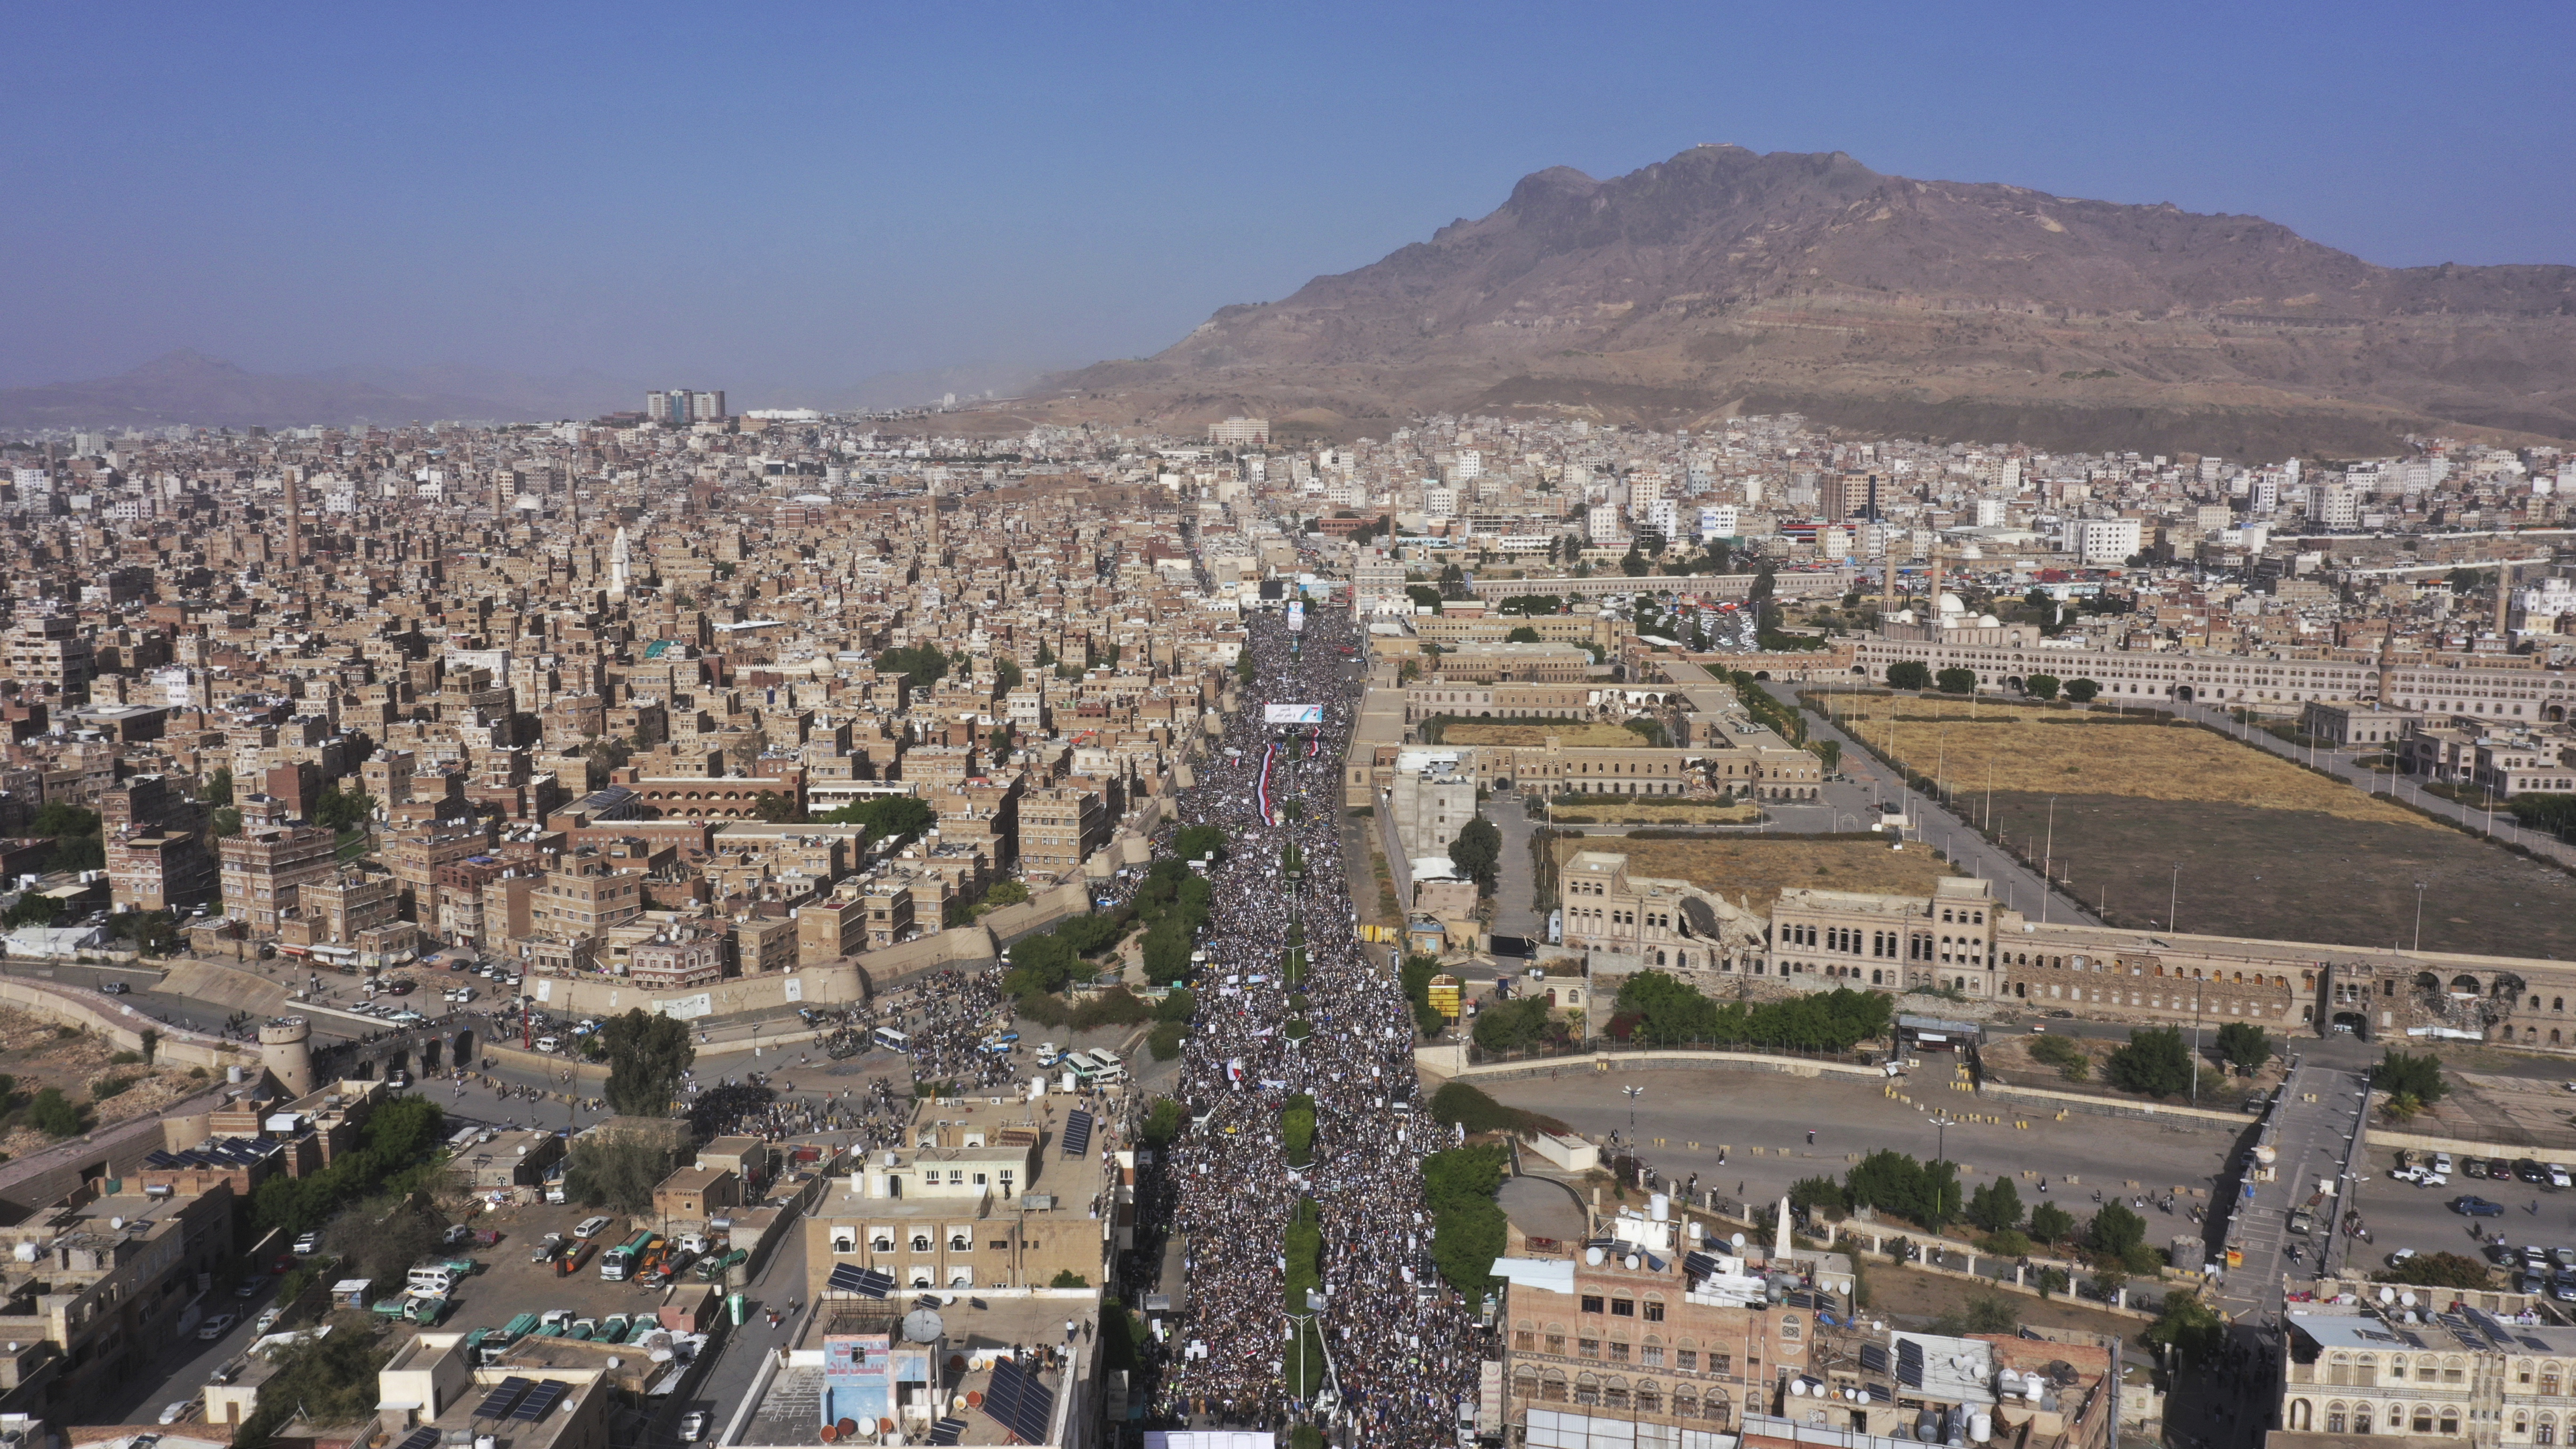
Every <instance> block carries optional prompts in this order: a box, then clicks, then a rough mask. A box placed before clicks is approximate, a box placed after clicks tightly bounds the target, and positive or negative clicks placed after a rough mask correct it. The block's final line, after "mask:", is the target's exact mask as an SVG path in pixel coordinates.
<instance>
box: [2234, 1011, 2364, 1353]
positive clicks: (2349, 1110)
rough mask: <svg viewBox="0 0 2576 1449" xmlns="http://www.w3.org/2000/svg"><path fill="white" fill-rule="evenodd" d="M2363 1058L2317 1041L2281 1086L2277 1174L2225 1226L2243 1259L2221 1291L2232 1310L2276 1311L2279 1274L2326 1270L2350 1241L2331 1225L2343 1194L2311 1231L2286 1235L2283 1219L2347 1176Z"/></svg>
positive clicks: (2352, 1046) (2359, 1052) (2356, 1049)
mask: <svg viewBox="0 0 2576 1449" xmlns="http://www.w3.org/2000/svg"><path fill="white" fill-rule="evenodd" d="M2369 1057H2370V1053H2369V1051H2368V1050H2367V1049H2366V1048H2363V1047H2362V1046H2361V1044H2360V1043H2358V1042H2351V1041H2341V1040H2325V1041H2319V1042H2317V1043H2316V1044H2315V1045H2314V1047H2313V1049H2311V1050H2309V1051H2307V1052H2306V1053H2305V1054H2304V1055H2303V1056H2302V1057H2301V1058H2300V1061H2299V1065H2298V1068H2297V1069H2296V1070H2295V1071H2293V1072H2292V1073H2291V1074H2290V1077H2289V1079H2288V1081H2287V1082H2286V1083H2285V1086H2286V1087H2287V1089H2288V1090H2287V1093H2286V1095H2285V1098H2284V1101H2283V1103H2282V1105H2281V1107H2280V1108H2279V1109H2278V1111H2279V1112H2280V1117H2279V1119H2278V1121H2277V1122H2276V1124H2275V1126H2274V1129H2273V1132H2272V1137H2271V1145H2272V1147H2273V1149H2274V1150H2275V1151H2276V1152H2278V1153H2279V1157H2278V1158H2277V1159H2276V1161H2275V1164H2274V1170H2275V1173H2276V1178H2275V1180H2274V1181H2272V1182H2268V1183H2256V1184H2254V1192H2253V1195H2252V1196H2251V1197H2249V1198H2242V1199H2240V1201H2239V1202H2238V1205H2237V1207H2236V1210H2235V1216H2234V1220H2233V1222H2232V1223H2231V1224H2230V1226H2229V1231H2228V1236H2227V1244H2228V1246H2230V1247H2233V1248H2236V1249H2237V1250H2239V1251H2240V1252H2242V1253H2243V1254H2244V1257H2245V1261H2244V1262H2243V1263H2242V1264H2240V1265H2238V1266H2237V1267H2235V1268H2231V1269H2229V1270H2228V1271H2227V1275H2226V1281H2225V1285H2224V1287H2223V1288H2222V1289H2221V1292H2220V1301H2221V1303H2222V1304H2223V1305H2224V1306H2225V1307H2226V1308H2227V1309H2228V1310H2229V1311H2230V1312H2242V1311H2249V1310H2250V1311H2252V1312H2255V1313H2259V1314H2266V1315H2268V1314H2271V1313H2274V1312H2277V1311H2279V1309H2280V1308H2281V1306H2282V1302H2283V1296H2284V1295H2283V1292H2282V1286H2281V1279H2282V1275H2283V1274H2284V1273H2285V1272H2288V1273H2291V1274H2294V1275H2296V1276H2298V1277H2301V1278H2305V1277H2310V1276H2313V1275H2315V1274H2318V1273H2323V1272H2332V1271H2333V1270H2334V1268H2335V1267H2336V1266H2337V1265H2338V1264H2339V1263H2340V1262H2341V1260H2342V1256H2343V1250H2344V1249H2345V1248H2346V1247H2348V1246H2349V1245H2350V1244H2351V1240H2350V1239H2348V1238H2346V1237H2345V1236H2344V1235H2343V1234H2342V1233H2341V1232H2339V1231H2338V1230H2337V1223H2338V1222H2339V1220H2340V1218H2341V1207H2342V1204H2343V1202H2344V1199H2342V1198H2337V1197H2329V1198H2328V1199H2326V1203H2325V1205H2324V1206H2323V1207H2321V1209H2320V1210H2319V1213H2318V1218H2319V1222H2318V1224H2317V1227H2316V1229H2315V1230H2314V1231H2312V1232H2309V1233H2306V1234H2294V1233H2292V1232H2291V1231H2290V1227H2289V1217H2290V1213H2291V1212H2292V1210H2293V1209H2295V1208H2296V1207H2297V1206H2299V1205H2300V1204H2301V1203H2303V1202H2305V1201H2307V1200H2308V1199H2309V1198H2310V1197H2311V1196H2313V1195H2314V1194H2315V1193H2316V1192H2318V1191H2319V1190H2321V1189H2325V1188H2331V1187H2334V1186H2336V1185H2339V1184H2342V1183H2344V1182H2345V1181H2346V1178H2345V1174H2346V1173H2347V1172H2350V1171H2353V1170H2354V1166H2353V1155H2354V1152H2355V1149H2356V1147H2357V1145H2358V1137H2359V1133H2360V1129H2361V1126H2362V1125H2363V1124H2362V1114H2363V1111H2364V1108H2365V1106H2366V1104H2367V1102H2368V1099H2369V1092H2368V1082H2369V1076H2368V1071H2369ZM2310 1098H2314V1100H2313V1101H2311V1100H2309V1099H2310ZM2232 1184H2233V1179H2232V1178H2231V1185H2232ZM2293 1248H2295V1249H2297V1250H2298V1251H2299V1252H2300V1255H2301V1256H2300V1258H2299V1259H2297V1260H2293V1259H2291V1258H2290V1257H2289V1256H2288V1254H2289V1252H2290V1251H2291V1250H2292V1249H2293Z"/></svg>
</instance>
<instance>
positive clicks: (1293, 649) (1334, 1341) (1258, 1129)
mask: <svg viewBox="0 0 2576 1449" xmlns="http://www.w3.org/2000/svg"><path fill="white" fill-rule="evenodd" d="M1350 637H1351V633H1350V616H1349V614H1348V613H1347V612H1346V611H1342V610H1335V609H1313V610H1309V611H1308V612H1307V614H1306V628H1305V631H1304V633H1303V635H1302V636H1300V635H1298V634H1295V633H1292V632H1291V631H1290V630H1289V629H1288V628H1287V627H1286V625H1285V623H1284V622H1283V621H1282V620H1281V619H1279V618H1278V617H1276V616H1267V615H1265V616H1260V617H1257V618H1256V619H1255V621H1254V622H1253V625H1252V630H1251V639H1250V642H1249V643H1248V644H1247V646H1246V647H1247V648H1248V649H1249V650H1250V651H1251V654H1252V657H1253V666H1254V667H1253V671H1252V682H1251V684H1250V685H1249V686H1248V687H1246V688H1245V690H1244V691H1243V694H1244V698H1243V699H1242V701H1241V704H1240V707H1239V708H1238V709H1237V710H1236V712H1235V714H1234V717H1233V720H1232V722H1231V724H1230V726H1229V729H1228V733H1227V736H1226V741H1225V743H1226V745H1227V746H1228V747H1229V748H1228V749H1227V750H1226V751H1225V752H1223V754H1222V755H1221V756H1220V758H1221V759H1223V760H1225V761H1226V763H1223V764H1220V765H1217V766H1215V767H1213V768H1211V769H1210V770H1209V772H1208V773H1207V774H1206V775H1205V776H1203V777H1202V778H1201V779H1200V781H1199V782H1198V783H1197V785H1196V786H1195V787H1194V788H1192V789H1190V790H1189V791H1187V792H1185V793H1184V795H1183V797H1182V799H1181V801H1180V811H1179V820H1178V824H1179V825H1182V826H1188V825H1201V824H1213V825H1217V826H1219V827H1221V828H1222V829H1223V830H1224V832H1225V836H1226V840H1227V847H1226V855H1225V856H1224V858H1223V859H1221V860H1220V861H1219V862H1218V863H1217V864H1215V865H1214V866H1213V867H1212V868H1211V871H1210V874H1211V877H1212V882H1213V884H1214V885H1215V886H1216V892H1215V908H1214V913H1213V917H1212V919H1211V921H1210V925H1209V935H1208V939H1207V941H1206V942H1205V949H1206V952H1207V958H1208V959H1207V964H1206V965H1205V966H1204V967H1203V968H1202V969H1201V972H1200V975H1199V978H1198V981H1197V985H1196V996H1197V1003H1198V1005H1197V1014H1196V1016H1195V1018H1194V1019H1193V1021H1192V1023H1191V1027H1190V1036H1189V1039H1188V1041H1187V1043H1186V1045H1185V1047H1184V1049H1183V1059H1182V1068H1183V1070H1182V1075H1181V1084H1180V1087H1179V1093H1180V1095H1182V1096H1183V1097H1185V1098H1186V1099H1187V1100H1188V1101H1189V1102H1190V1103H1191V1105H1192V1107H1193V1109H1194V1115H1196V1116H1198V1117H1202V1118H1204V1121H1203V1123H1202V1124H1201V1125H1197V1126H1195V1127H1193V1128H1192V1129H1191V1130H1190V1131H1188V1132H1187V1133H1185V1134H1184V1135H1183V1136H1182V1137H1181V1139H1180V1140H1179V1141H1178V1142H1177V1143H1176V1144H1175V1145H1174V1147H1173V1151H1172V1162H1171V1168H1172V1171H1173V1172H1174V1174H1175V1175H1176V1176H1177V1179H1178V1208H1177V1213H1176V1219H1175V1226H1176V1228H1177V1229H1178V1230H1179V1231H1181V1232H1182V1233H1184V1234H1186V1235H1187V1243H1188V1253H1187V1258H1186V1263H1187V1273H1188V1293H1189V1301H1190V1308H1191V1314H1190V1319H1189V1329H1188V1332H1187V1333H1186V1334H1185V1335H1182V1336H1180V1338H1179V1340H1178V1341H1176V1342H1175V1343H1174V1344H1173V1345H1170V1346H1168V1349H1169V1351H1170V1352H1171V1353H1172V1360H1171V1362H1170V1363H1169V1364H1168V1365H1167V1367H1166V1368H1165V1371H1164V1372H1163V1374H1162V1376H1161V1380H1160V1385H1159V1388H1158V1402H1157V1404H1156V1405H1155V1407H1156V1409H1157V1411H1158V1412H1159V1413H1161V1414H1165V1415H1170V1416H1174V1417H1186V1418H1191V1419H1193V1420H1198V1421H1217V1422H1224V1423H1232V1424H1253V1423H1267V1424H1276V1423H1278V1422H1281V1421H1282V1420H1283V1419H1284V1418H1286V1417H1287V1416H1288V1415H1290V1414H1291V1413H1296V1412H1312V1411H1313V1410H1314V1409H1315V1407H1316V1406H1315V1404H1314V1403H1313V1402H1312V1401H1301V1400H1297V1399H1295V1398H1294V1397H1293V1396H1292V1393H1291V1387H1292V1385H1291V1381H1290V1375H1291V1374H1292V1373H1293V1372H1295V1370H1294V1368H1293V1367H1292V1366H1291V1365H1290V1363H1289V1362H1288V1359H1289V1358H1290V1357H1291V1356H1292V1355H1293V1354H1294V1353H1295V1352H1296V1348H1297V1345H1296V1342H1295V1341H1294V1340H1292V1339H1291V1338H1290V1336H1289V1325H1288V1323H1287V1322H1286V1316H1287V1314H1288V1313H1289V1312H1290V1311H1291V1310H1292V1305H1288V1304H1286V1303H1284V1302H1283V1291H1284V1269H1283V1261H1284V1259H1283V1249H1282V1242H1283V1236H1284V1234H1285V1232H1286V1230H1287V1228H1288V1225H1289V1223H1290V1221H1291V1219H1292V1218H1293V1217H1294V1216H1295V1214H1296V1212H1297V1210H1298V1203H1299V1201H1300V1199H1304V1198H1311V1199H1313V1200H1314V1201H1315V1203H1316V1204H1317V1207H1318V1209H1319V1212H1320V1217H1321V1224H1322V1236H1323V1253H1322V1260H1321V1265H1320V1266H1321V1273H1322V1277H1323V1281H1324V1288H1323V1293H1324V1298H1323V1306H1322V1308H1321V1311H1320V1315H1319V1320H1320V1322H1319V1326H1320V1328H1321V1338H1322V1343H1323V1347H1324V1349H1325V1352H1326V1355H1327V1360H1328V1367H1329V1378H1328V1380H1327V1387H1328V1388H1330V1389H1331V1390H1332V1391H1333V1392H1334V1393H1335V1394H1336V1396H1337V1398H1338V1406H1337V1408H1336V1410H1335V1412H1336V1415H1337V1416H1338V1418H1339V1420H1340V1422H1341V1423H1342V1424H1343V1425H1344V1427H1345V1428H1346V1429H1347V1431H1348V1433H1349V1436H1350V1438H1349V1442H1352V1443H1355V1444H1394V1445H1421V1444H1431V1443H1437V1442H1448V1441H1451V1440H1454V1439H1455V1438H1456V1435H1457V1422H1458V1418H1457V1416H1458V1410H1459V1405H1460V1404H1461V1403H1462V1402H1468V1401H1470V1395H1471V1394H1472V1390H1473V1387H1474V1375H1475V1372H1476V1365H1477V1362H1478V1359H1479V1357H1480V1352H1479V1347H1478V1345H1477V1344H1476V1343H1475V1342H1474V1341H1473V1328H1472V1325H1471V1323H1470V1320H1469V1317H1468V1315H1467V1313H1466V1311H1465V1309H1464V1307H1463V1306H1462V1305H1461V1304H1460V1303H1459V1302H1458V1300H1457V1299H1456V1298H1455V1297H1454V1295H1452V1294H1450V1293H1449V1292H1448V1291H1447V1290H1446V1289H1445V1287H1443V1286H1442V1285H1441V1284H1440V1283H1439V1281H1438V1280H1437V1277H1436V1274H1435V1273H1434V1270H1433V1269H1432V1268H1431V1266H1430V1258H1429V1253H1428V1248H1429V1243H1430V1233H1431V1228H1430V1224H1429V1222H1428V1215H1427V1214H1426V1212H1425V1211H1424V1208H1423V1204H1422V1157H1423V1155H1424V1154H1425V1153H1426V1152H1428V1151H1431V1150H1436V1148H1437V1147H1439V1146H1442V1145H1446V1144H1445V1143H1442V1142H1434V1141H1432V1140H1430V1138H1431V1137H1432V1136H1434V1135H1436V1134H1437V1132H1438V1129H1437V1128H1434V1127H1431V1126H1430V1125H1429V1124H1428V1123H1427V1122H1423V1121H1418V1120H1417V1119H1416V1118H1414V1117H1413V1116H1412V1115H1410V1114H1409V1113H1408V1112H1407V1111H1406V1110H1404V1108H1405V1107H1408V1106H1409V1105H1410V1101H1411V1098H1412V1097H1413V1095H1414V1092H1415V1078H1414V1073H1413V1023H1412V1016H1411V1012H1410V1009H1409V1007H1408V1005H1407V1003H1406V1002H1405V1000H1404V996H1403V991H1402V988H1401V986H1400V984H1399V981H1398V978H1397V975H1396V972H1395V970H1394V963H1393V962H1392V961H1391V960H1389V959H1387V958H1386V956H1385V954H1384V949H1383V948H1378V950H1377V952H1376V954H1375V955H1372V952H1371V949H1370V948H1366V947H1363V946H1362V945H1361V943H1360V942H1359V940H1358V936H1357V932H1356V929H1355V927H1356V924H1357V918H1356V913H1355V911H1354V910H1353V909H1352V907H1351V905H1350V903H1349V900H1348V898H1347V892H1346V891H1344V890H1343V889H1342V880H1343V862H1342V858H1341V844H1340V836H1339V831H1338V829H1337V826H1336V821H1337V818H1338V816H1339V814H1340V806H1339V796H1340V786H1339V778H1338V777H1339V764H1340V760H1341V754H1342V745H1343V743H1344V741H1345V740H1346V739H1347V737H1348V734H1349V731H1350V728H1351V723H1352V708H1351V702H1350V698H1349V694H1350V690H1349V688H1348V686H1347V684H1346V682H1345V681H1344V680H1343V678H1342V677H1341V668H1340V665H1341V660H1340V658H1339V657H1338V655H1339V649H1340V647H1341V646H1342V645H1344V644H1346V643H1347V642H1349V641H1350ZM1267 704H1302V705H1320V706H1322V710H1323V721H1322V724H1321V725H1320V726H1319V727H1318V726H1313V725H1302V726H1288V727H1273V726H1270V725H1268V724H1266V723H1265V712H1264V706H1265V705H1267ZM1283 729H1284V737H1283ZM1265 770H1267V771H1268V775H1267V779H1266V783H1265V779H1264V771H1265ZM1265 799H1266V801H1267V803H1268V806H1269V808H1268V811H1267V813H1265V812H1264V809H1263V804H1264V801H1265ZM1292 843H1293V844H1294V845H1295V847H1296V850H1297V852H1298V853H1300V854H1301V855H1302V864H1303V871H1302V876H1303V878H1302V879H1292V878H1291V873H1290V872H1289V871H1287V870H1285V869H1283V865H1282V862H1283V859H1285V858H1286V856H1287V847H1289V846H1290V845H1291V844H1292ZM1299 939H1302V947H1292V942H1293V941H1296V940H1299ZM1292 949H1300V950H1302V951H1303V953H1304V958H1305V975H1304V978H1303V980H1302V981H1301V982H1300V983H1298V984H1297V985H1295V986H1293V987H1292V986H1291V985H1290V984H1289V983H1288V982H1287V981H1286V980H1285V979H1284V972H1285V968H1286V966H1287V963H1288V960H1289V957H1290V954H1291V951H1292ZM1297 991H1302V992H1303V993H1304V995H1305V996H1306V998H1307V1004H1306V1006H1305V1008H1304V1010H1303V1012H1302V1013H1299V1012H1296V1011H1292V1010H1291V1006H1290V996H1291V995H1292V993H1294V992H1297ZM1300 1015H1302V1017H1303V1019H1304V1020H1305V1021H1307V1022H1308V1023H1309V1024H1310V1025H1311V1027H1312V1034H1311V1035H1308V1036H1306V1037H1305V1038H1304V1039H1303V1040H1292V1039H1291V1038H1290V1035H1289V1024H1290V1022H1291V1020H1292V1019H1295V1018H1297V1017H1299V1016H1300ZM1297 1092H1304V1093H1308V1094H1310V1095H1311V1096H1312V1097H1313V1098H1314V1100H1315V1105H1316V1121H1317V1130H1316V1134H1315V1143H1314V1148H1313V1159H1314V1160H1313V1162H1312V1164H1311V1165H1309V1166H1307V1167H1304V1168H1294V1167H1291V1166H1290V1165H1289V1164H1288V1161H1287V1158H1286V1156H1285V1144H1284V1141H1283V1138H1282V1133H1281V1127H1280V1114H1281V1111H1282V1109H1283V1107H1284V1106H1285V1105H1286V1104H1287V1099H1288V1098H1289V1096H1290V1095H1291V1094H1293V1093H1297ZM1293 1309H1294V1311H1296V1312H1298V1313H1301V1314H1302V1313H1303V1312H1304V1311H1305V1309H1306V1305H1304V1304H1298V1305H1293Z"/></svg>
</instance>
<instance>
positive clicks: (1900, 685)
mask: <svg viewBox="0 0 2576 1449" xmlns="http://www.w3.org/2000/svg"><path fill="white" fill-rule="evenodd" d="M1887 687H1888V688H1890V689H1916V690H1921V689H1938V690H1940V691H1941V692H1942V693H1943V694H1973V693H1975V692H1976V689H1977V672H1976V671H1975V670H1973V669H1960V668H1955V667H1954V668H1950V669H1944V670H1942V671H1940V672H1939V673H1937V674H1936V673H1934V672H1933V670H1932V666H1931V665H1929V664H1926V663H1924V662H1923V661H1922V660H1919V659H1906V660H1901V661H1899V662H1897V663H1895V664H1891V665H1889V666H1887ZM2021 692H2022V693H2024V694H2026V695H2028V696H2030V697H2031V698H2033V699H2055V698H2057V696H2058V695H2059V693H2060V692H2063V693H2064V694H2065V696H2066V697H2067V698H2068V699H2070V700H2073V701H2074V702H2075V703H2077V704H2090V703H2092V701H2093V698H2094V696H2096V695H2098V694H2100V693H2101V692H2102V686H2101V684H2100V683H2099V682H2098V681H2095V680H2091V679H2086V678H2084V677H2082V676H2080V675H2079V676H2077V677H2076V678H2073V679H2059V678H2058V677H2057V676H2056V675H2054V674H2034V675H2031V676H2030V677H2029V678H2027V679H2024V680H2023V681H2022V682H2021Z"/></svg>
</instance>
